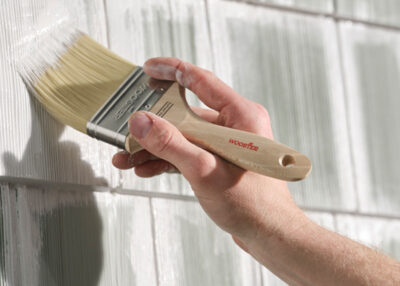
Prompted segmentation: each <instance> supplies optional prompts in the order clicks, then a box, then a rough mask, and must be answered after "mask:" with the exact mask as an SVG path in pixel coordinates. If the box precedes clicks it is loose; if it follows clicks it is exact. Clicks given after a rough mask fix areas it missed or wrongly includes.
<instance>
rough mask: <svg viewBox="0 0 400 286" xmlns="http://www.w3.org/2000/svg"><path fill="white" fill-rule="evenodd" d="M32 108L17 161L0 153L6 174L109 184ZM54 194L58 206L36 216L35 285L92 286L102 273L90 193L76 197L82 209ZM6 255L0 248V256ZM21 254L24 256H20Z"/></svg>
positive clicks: (98, 228) (50, 121)
mask: <svg viewBox="0 0 400 286" xmlns="http://www.w3.org/2000/svg"><path fill="white" fill-rule="evenodd" d="M30 103H31V104H30V107H31V115H32V118H31V124H32V126H31V132H32V133H31V136H30V139H29V141H28V143H27V145H26V147H25V152H24V154H23V156H22V157H21V159H20V160H18V159H17V157H16V156H15V155H14V154H12V153H10V152H5V153H3V154H2V160H3V164H4V167H5V175H6V176H13V177H34V178H45V179H49V180H51V181H55V182H82V181H85V182H90V184H93V185H107V181H106V180H105V178H101V177H96V175H95V173H94V172H93V170H92V168H91V166H90V165H89V164H88V163H87V162H85V161H83V160H82V159H81V152H80V148H79V146H78V145H77V144H76V143H73V142H65V141H64V142H60V141H59V140H60V137H61V135H62V132H63V130H64V127H63V126H62V125H61V124H59V123H58V122H56V121H55V120H54V119H53V118H52V117H51V116H50V115H49V114H48V113H47V112H46V111H45V110H44V109H43V108H42V106H41V105H40V103H38V102H37V101H36V100H35V99H33V98H32V96H31V97H30ZM71 162H72V164H71ZM88 188H90V187H88ZM54 192H58V191H57V190H54ZM54 195H55V196H56V200H57V206H56V207H55V208H52V210H51V211H49V212H42V213H40V214H38V216H39V217H37V220H38V221H39V226H40V237H41V238H42V241H41V247H40V251H39V257H37V261H34V262H37V263H39V272H40V273H39V283H40V285H86V286H92V285H93V286H95V285H97V284H98V282H99V279H100V275H101V272H102V268H103V250H102V221H101V217H100V214H99V210H98V207H97V204H96V200H95V198H94V195H93V194H92V193H90V192H84V193H81V194H79V195H78V196H79V200H80V199H81V198H82V199H83V200H84V201H85V204H80V205H70V204H67V202H66V201H64V197H63V195H57V194H56V193H54ZM35 215H36V214H35ZM27 231H29V230H27ZM22 235H23V234H22ZM0 245H1V246H2V247H5V246H4V245H3V244H0ZM82 250H83V251H82ZM6 251H7V250H6V249H1V250H0V253H5V252H6ZM19 255H20V256H24V253H19ZM21 263H22V262H21ZM25 267H29V265H26V266H25ZM0 271H1V272H2V273H3V274H4V275H3V277H6V274H7V273H5V271H6V269H5V266H4V263H1V268H0ZM15 271H17V272H18V270H15ZM21 275H24V273H21Z"/></svg>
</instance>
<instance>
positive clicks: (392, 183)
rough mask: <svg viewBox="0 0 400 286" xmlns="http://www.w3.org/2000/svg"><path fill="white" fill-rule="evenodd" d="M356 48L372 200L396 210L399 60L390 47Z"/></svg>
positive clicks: (399, 182)
mask: <svg viewBox="0 0 400 286" xmlns="http://www.w3.org/2000/svg"><path fill="white" fill-rule="evenodd" d="M355 49H356V50H355V55H356V56H355V61H356V66H357V70H358V71H359V78H358V88H359V90H360V93H359V94H360V95H361V97H360V101H361V108H362V114H363V123H364V126H362V128H363V129H364V130H365V138H364V140H363V141H365V144H366V147H367V151H368V154H366V156H368V161H369V162H370V163H369V168H370V174H368V177H369V178H370V182H371V186H372V187H371V191H372V193H371V200H372V201H375V202H377V203H378V204H379V205H380V207H387V206H391V207H392V208H393V209H395V210H396V209H398V207H399V206H400V192H399V185H400V177H399V158H400V157H399V156H398V154H399V144H400V134H399V133H398V130H399V127H400V125H399V122H400V113H399V112H398V107H399V105H400V97H399V90H400V82H399V75H400V71H399V68H398V65H397V62H398V59H397V57H396V54H395V49H394V48H393V47H391V46H384V45H383V44H373V43H372V42H371V41H367V42H366V43H365V44H359V45H357V46H356V48H355ZM393 130H395V131H394V132H393ZM361 140H362V139H361Z"/></svg>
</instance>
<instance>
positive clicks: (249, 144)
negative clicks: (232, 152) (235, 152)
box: [229, 138, 258, 152]
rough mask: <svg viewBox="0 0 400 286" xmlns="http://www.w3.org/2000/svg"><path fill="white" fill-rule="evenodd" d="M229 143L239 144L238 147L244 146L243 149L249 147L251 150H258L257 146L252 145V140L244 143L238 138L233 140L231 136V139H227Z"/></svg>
mask: <svg viewBox="0 0 400 286" xmlns="http://www.w3.org/2000/svg"><path fill="white" fill-rule="evenodd" d="M229 143H231V144H233V145H236V146H239V147H242V148H245V149H249V150H251V151H256V152H257V151H258V146H255V145H253V144H254V143H253V142H249V143H244V142H241V141H239V140H235V139H232V138H231V139H229Z"/></svg>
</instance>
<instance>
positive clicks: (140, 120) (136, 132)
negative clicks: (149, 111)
mask: <svg viewBox="0 0 400 286" xmlns="http://www.w3.org/2000/svg"><path fill="white" fill-rule="evenodd" d="M152 126H153V121H152V120H151V119H150V118H149V117H148V116H147V115H145V114H143V113H138V114H136V115H134V116H133V117H132V118H131V119H130V120H129V131H130V132H131V134H132V135H133V136H134V137H136V138H138V139H142V138H144V137H146V135H147V134H148V133H149V131H150V129H151V127H152Z"/></svg>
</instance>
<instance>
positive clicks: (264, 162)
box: [126, 84, 311, 181]
mask: <svg viewBox="0 0 400 286" xmlns="http://www.w3.org/2000/svg"><path fill="white" fill-rule="evenodd" d="M179 94H180V95H181V96H179ZM166 105H168V106H173V108H170V109H168V110H169V111H168V113H166V114H163V117H164V118H165V119H166V120H168V121H170V122H171V123H172V124H174V125H175V126H176V127H177V128H178V129H179V130H180V131H181V132H182V134H183V135H184V136H185V137H186V138H187V139H188V140H190V141H191V142H193V143H195V144H196V145H198V146H200V147H202V148H204V149H207V150H209V151H211V152H213V153H214V154H217V155H219V156H220V157H222V158H224V159H225V160H227V161H229V162H231V163H233V164H235V165H237V166H239V167H241V168H243V169H246V170H249V171H253V172H257V173H260V174H263V175H266V176H269V177H273V178H277V179H281V180H286V181H297V180H301V179H304V178H305V177H306V176H307V175H308V174H309V173H310V171H311V162H310V160H309V159H308V158H307V157H306V156H304V155H303V154H301V153H299V152H297V151H296V150H293V149H291V148H289V147H287V146H285V145H282V144H280V143H278V142H276V141H273V140H270V139H268V138H265V137H262V136H259V135H256V134H253V133H249V132H245V131H241V130H237V129H232V128H228V127H224V126H219V125H215V124H212V123H210V122H208V121H205V120H203V119H202V118H200V117H199V116H197V115H196V114H195V113H193V111H192V110H191V109H190V107H189V106H188V105H187V103H186V100H185V96H184V90H183V89H182V88H179V86H178V85H177V84H174V85H172V87H171V88H170V89H169V90H168V91H167V93H166V94H164V96H163V97H162V98H161V99H160V100H159V102H157V104H156V106H155V107H154V108H152V109H151V112H153V113H156V114H158V113H159V111H160V110H163V108H164V107H165V106H166ZM164 109H165V108H164ZM142 149H143V148H142V147H141V146H140V145H139V144H138V143H137V142H136V141H135V140H134V139H133V138H131V137H130V136H128V138H127V141H126V150H127V151H128V152H130V153H135V152H137V151H140V150H142Z"/></svg>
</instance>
